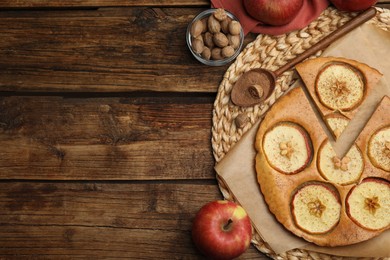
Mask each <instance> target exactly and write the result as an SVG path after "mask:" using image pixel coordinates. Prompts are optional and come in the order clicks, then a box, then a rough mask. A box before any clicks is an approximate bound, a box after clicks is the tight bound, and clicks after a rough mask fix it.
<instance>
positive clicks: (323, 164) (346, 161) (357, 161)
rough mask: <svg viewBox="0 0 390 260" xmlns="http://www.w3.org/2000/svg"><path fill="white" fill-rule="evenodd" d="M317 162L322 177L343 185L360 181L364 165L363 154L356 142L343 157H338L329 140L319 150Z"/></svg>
mask: <svg viewBox="0 0 390 260" xmlns="http://www.w3.org/2000/svg"><path fill="white" fill-rule="evenodd" d="M317 164H318V170H319V171H320V174H321V175H322V177H324V178H325V179H326V180H328V181H331V182H332V183H337V184H341V185H347V184H351V183H354V182H358V181H359V179H360V176H361V175H362V173H363V167H364V161H363V155H362V153H361V151H360V149H359V148H358V146H357V145H356V144H354V145H353V146H352V147H351V149H350V150H349V151H348V153H347V154H346V155H345V156H344V157H343V158H338V157H337V155H336V153H335V151H334V150H333V147H332V145H331V144H330V142H329V141H328V140H326V141H324V143H322V145H321V147H320V149H319V151H318V160H317Z"/></svg>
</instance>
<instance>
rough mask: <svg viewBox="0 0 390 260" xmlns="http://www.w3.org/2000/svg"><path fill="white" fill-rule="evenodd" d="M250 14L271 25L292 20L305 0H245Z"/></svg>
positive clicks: (244, 2)
mask: <svg viewBox="0 0 390 260" xmlns="http://www.w3.org/2000/svg"><path fill="white" fill-rule="evenodd" d="M243 4H244V7H245V9H246V11H247V12H248V14H249V15H250V16H252V17H253V18H254V19H256V20H258V21H260V22H263V23H265V24H269V25H284V24H288V23H289V22H291V21H292V20H293V19H294V17H295V16H296V15H297V14H298V11H299V10H300V9H301V7H302V5H303V0H243Z"/></svg>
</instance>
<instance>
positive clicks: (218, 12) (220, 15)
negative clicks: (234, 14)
mask: <svg viewBox="0 0 390 260" xmlns="http://www.w3.org/2000/svg"><path fill="white" fill-rule="evenodd" d="M213 15H214V17H215V18H216V19H217V20H218V21H223V20H224V19H226V17H227V14H226V12H225V10H224V9H223V8H218V9H217V10H215V12H214V13H213Z"/></svg>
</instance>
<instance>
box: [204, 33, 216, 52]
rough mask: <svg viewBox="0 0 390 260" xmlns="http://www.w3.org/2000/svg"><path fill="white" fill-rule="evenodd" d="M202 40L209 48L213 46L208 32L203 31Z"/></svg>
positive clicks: (211, 37) (211, 36)
mask: <svg viewBox="0 0 390 260" xmlns="http://www.w3.org/2000/svg"><path fill="white" fill-rule="evenodd" d="M203 42H204V44H205V45H206V46H207V47H209V48H210V49H211V48H213V47H214V45H215V44H214V41H213V35H212V34H211V33H210V32H205V33H204V34H203Z"/></svg>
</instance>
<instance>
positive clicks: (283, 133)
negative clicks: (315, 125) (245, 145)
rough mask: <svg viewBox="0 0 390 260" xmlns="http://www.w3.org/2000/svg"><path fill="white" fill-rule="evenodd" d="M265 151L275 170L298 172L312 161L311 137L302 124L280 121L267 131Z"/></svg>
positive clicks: (289, 172)
mask: <svg viewBox="0 0 390 260" xmlns="http://www.w3.org/2000/svg"><path fill="white" fill-rule="evenodd" d="M263 152H264V154H265V156H266V159H267V161H268V163H269V164H270V165H271V167H273V168H274V169H275V170H277V171H279V172H282V173H285V174H294V173H298V172H300V171H302V170H303V169H304V168H305V167H306V166H307V165H308V164H309V163H310V161H311V158H312V144H311V139H310V137H309V134H308V133H307V132H306V130H305V129H304V128H303V127H301V126H300V125H298V124H296V123H293V122H279V123H277V124H276V125H274V126H273V127H271V129H269V130H268V131H267V132H266V133H265V135H264V139H263Z"/></svg>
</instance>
